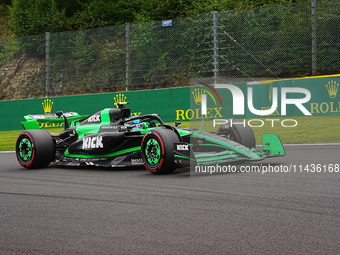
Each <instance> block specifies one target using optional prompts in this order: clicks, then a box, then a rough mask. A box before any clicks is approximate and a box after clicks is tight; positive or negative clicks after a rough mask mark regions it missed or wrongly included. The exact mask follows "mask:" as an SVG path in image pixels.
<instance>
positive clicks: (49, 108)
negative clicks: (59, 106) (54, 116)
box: [42, 99, 53, 114]
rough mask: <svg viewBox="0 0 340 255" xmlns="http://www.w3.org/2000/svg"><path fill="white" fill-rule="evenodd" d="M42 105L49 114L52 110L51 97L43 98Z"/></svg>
mask: <svg viewBox="0 0 340 255" xmlns="http://www.w3.org/2000/svg"><path fill="white" fill-rule="evenodd" d="M42 106H43V108H44V112H45V114H50V113H51V111H52V106H53V102H52V100H51V99H45V100H44V102H42Z"/></svg>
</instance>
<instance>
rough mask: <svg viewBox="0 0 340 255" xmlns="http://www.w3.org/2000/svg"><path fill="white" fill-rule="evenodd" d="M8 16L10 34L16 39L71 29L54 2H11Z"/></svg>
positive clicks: (62, 12) (68, 21)
mask: <svg viewBox="0 0 340 255" xmlns="http://www.w3.org/2000/svg"><path fill="white" fill-rule="evenodd" d="M10 14H11V24H12V32H13V33H14V35H15V36H17V37H22V36H29V35H35V34H43V33H45V32H60V31H65V30H69V29H71V24H70V20H69V19H68V18H67V17H66V14H65V10H59V9H58V8H57V5H56V1H50V0H32V1H27V0H13V2H12V6H10Z"/></svg>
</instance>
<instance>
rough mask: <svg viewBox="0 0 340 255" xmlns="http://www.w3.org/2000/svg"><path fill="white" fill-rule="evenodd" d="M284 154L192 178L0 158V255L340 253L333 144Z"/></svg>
mask: <svg viewBox="0 0 340 255" xmlns="http://www.w3.org/2000/svg"><path fill="white" fill-rule="evenodd" d="M286 153H287V155H286V156H285V157H282V158H272V159H266V160H264V161H261V162H257V163H253V164H251V165H257V166H258V167H263V166H265V167H267V172H263V173H261V172H258V173H255V172H238V173H220V174H216V173H215V174H200V175H195V176H191V175H190V171H189V170H188V169H178V170H177V171H176V172H175V173H173V174H171V175H165V176H155V175H152V174H150V173H149V172H147V171H146V170H144V169H102V168H99V169H97V168H82V169H78V168H60V167H51V166H50V167H48V168H45V169H40V170H25V169H24V168H22V167H21V166H20V165H19V164H18V163H17V161H16V158H15V154H14V153H0V208H1V214H0V254H2V255H6V254H148V255H149V254H157V255H159V254H271V255H272V254H308V255H310V254H337V255H338V254H340V241H339V240H340V238H339V234H340V172H339V171H338V168H337V169H336V165H335V164H340V144H331V145H313V146H311V145H299V146H286ZM311 164H315V166H318V168H315V170H314V172H311V171H313V169H312V168H313V165H311ZM317 164H320V165H317ZM251 165H250V164H246V163H238V164H236V165H235V166H236V167H237V169H238V170H240V169H241V167H243V168H245V167H246V166H251ZM300 166H302V168H300ZM306 166H307V167H308V168H309V169H310V170H311V171H308V172H307V171H305V169H306V170H307V168H306ZM270 167H272V168H270ZM274 167H276V168H274ZM320 167H321V168H320ZM280 168H281V170H280ZM263 169H265V168H262V170H263ZM268 169H271V170H272V172H270V170H268ZM288 169H290V171H287V170H288ZM300 169H303V170H301V171H300ZM320 169H321V170H320ZM275 170H276V172H275ZM285 171H286V172H285ZM318 171H319V172H318Z"/></svg>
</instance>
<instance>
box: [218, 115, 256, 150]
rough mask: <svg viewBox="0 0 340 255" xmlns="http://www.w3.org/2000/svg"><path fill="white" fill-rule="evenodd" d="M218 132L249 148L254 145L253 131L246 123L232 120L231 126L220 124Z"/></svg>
mask: <svg viewBox="0 0 340 255" xmlns="http://www.w3.org/2000/svg"><path fill="white" fill-rule="evenodd" d="M218 133H222V134H223V135H225V136H226V138H228V139H230V140H233V141H235V142H237V143H240V144H242V145H243V146H245V147H248V148H250V149H252V148H255V147H256V140H255V135H254V131H253V130H252V128H251V127H250V126H249V125H248V124H247V123H244V122H241V121H234V122H233V125H232V126H230V125H227V124H222V125H221V127H220V128H219V130H218Z"/></svg>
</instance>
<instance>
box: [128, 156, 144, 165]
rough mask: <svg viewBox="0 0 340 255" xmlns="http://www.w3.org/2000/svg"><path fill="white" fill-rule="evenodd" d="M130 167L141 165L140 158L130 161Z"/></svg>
mask: <svg viewBox="0 0 340 255" xmlns="http://www.w3.org/2000/svg"><path fill="white" fill-rule="evenodd" d="M131 165H143V160H142V159H141V158H133V159H131Z"/></svg>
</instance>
